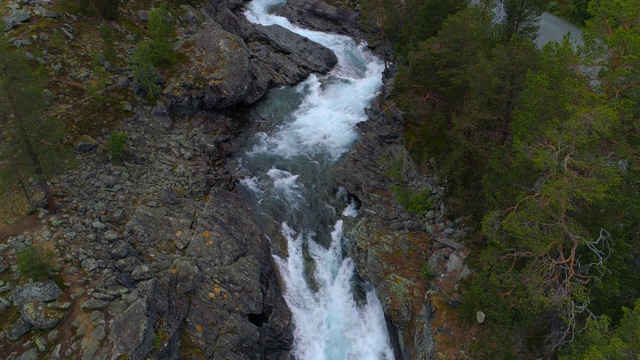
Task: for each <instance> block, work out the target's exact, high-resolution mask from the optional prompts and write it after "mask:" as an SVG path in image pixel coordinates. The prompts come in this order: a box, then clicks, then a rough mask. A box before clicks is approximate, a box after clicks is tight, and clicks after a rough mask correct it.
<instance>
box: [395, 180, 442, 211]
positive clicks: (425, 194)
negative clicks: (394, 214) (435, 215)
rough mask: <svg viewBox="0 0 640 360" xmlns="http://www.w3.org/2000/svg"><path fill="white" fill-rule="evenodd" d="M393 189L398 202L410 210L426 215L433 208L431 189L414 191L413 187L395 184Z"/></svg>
mask: <svg viewBox="0 0 640 360" xmlns="http://www.w3.org/2000/svg"><path fill="white" fill-rule="evenodd" d="M391 191H392V192H393V195H394V198H395V200H396V202H397V203H398V204H400V205H402V207H403V208H404V209H405V210H407V211H408V212H412V213H415V214H421V215H424V213H426V212H427V211H429V210H431V209H433V200H432V199H430V198H429V196H430V195H431V190H430V189H424V190H421V191H418V192H414V191H413V190H412V189H411V188H408V187H402V186H397V185H393V186H391Z"/></svg>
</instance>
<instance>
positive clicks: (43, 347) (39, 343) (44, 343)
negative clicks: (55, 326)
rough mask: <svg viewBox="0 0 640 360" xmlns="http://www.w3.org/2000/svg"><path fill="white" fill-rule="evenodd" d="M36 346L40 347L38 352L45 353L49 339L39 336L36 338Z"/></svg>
mask: <svg viewBox="0 0 640 360" xmlns="http://www.w3.org/2000/svg"><path fill="white" fill-rule="evenodd" d="M35 343H36V346H37V347H38V350H39V351H40V352H42V351H45V350H46V349H47V338H45V337H42V336H38V337H37V338H36V341H35Z"/></svg>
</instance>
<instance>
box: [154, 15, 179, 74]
mask: <svg viewBox="0 0 640 360" xmlns="http://www.w3.org/2000/svg"><path fill="white" fill-rule="evenodd" d="M149 38H150V39H149V41H148V42H147V43H148V44H149V53H148V56H149V58H150V60H151V62H152V63H153V64H154V65H155V66H159V67H168V66H171V65H172V64H173V63H175V62H176V60H177V58H176V54H175V52H174V51H173V41H172V39H173V25H172V24H171V17H170V15H169V12H168V11H167V9H166V8H164V7H161V8H159V9H152V10H151V11H150V12H149Z"/></svg>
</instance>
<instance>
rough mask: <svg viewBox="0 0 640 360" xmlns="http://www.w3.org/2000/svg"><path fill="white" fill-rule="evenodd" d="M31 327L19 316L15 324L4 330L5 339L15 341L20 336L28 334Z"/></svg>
mask: <svg viewBox="0 0 640 360" xmlns="http://www.w3.org/2000/svg"><path fill="white" fill-rule="evenodd" d="M32 327H33V325H31V323H29V322H28V321H27V320H25V318H24V317H22V316H20V318H19V319H18V320H17V321H16V322H15V323H13V324H12V325H11V326H9V327H7V328H6V329H5V330H4V333H5V335H6V336H7V339H9V340H11V341H16V340H18V338H20V337H21V336H22V335H24V334H26V333H28V332H29V330H31V328H32Z"/></svg>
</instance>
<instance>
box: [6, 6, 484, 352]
mask: <svg viewBox="0 0 640 360" xmlns="http://www.w3.org/2000/svg"><path fill="white" fill-rule="evenodd" d="M49 6H50V3H49V2H44V1H39V0H38V1H31V2H27V3H25V4H23V5H20V6H17V7H16V6H13V7H12V6H9V8H10V9H11V14H10V17H8V18H6V19H5V29H6V31H12V29H15V28H17V27H18V28H19V27H21V26H24V24H23V22H25V21H28V20H29V17H27V16H26V15H29V16H31V14H39V15H40V16H42V17H45V18H47V19H50V18H52V16H53V15H51V14H55V13H53V12H51V11H49V12H44V11H43V10H37V9H44V10H46V9H47V7H49ZM182 9H183V10H184V13H183V14H182V15H181V17H180V19H179V20H180V24H181V27H180V29H178V30H179V31H178V33H179V34H180V39H179V40H180V41H179V43H178V46H177V47H178V48H179V50H180V51H181V52H183V53H184V54H186V55H187V57H188V58H189V61H188V62H187V63H185V64H181V65H179V69H177V70H176V71H175V72H174V74H173V76H172V77H167V78H166V79H162V81H163V82H164V84H165V85H166V86H164V90H163V92H162V94H161V97H160V101H158V103H157V104H155V105H148V104H147V103H146V102H145V100H144V99H143V98H142V96H144V94H143V93H141V92H140V89H139V86H138V85H137V84H136V82H135V78H134V77H133V76H132V70H131V68H111V67H110V66H108V63H104V62H103V65H102V66H103V67H104V68H105V69H107V71H109V72H110V74H111V76H112V77H113V86H115V87H117V88H119V89H129V90H130V91H131V93H132V94H134V95H135V96H134V98H133V100H132V101H130V102H127V103H124V105H123V107H124V115H123V117H122V119H121V122H120V125H119V126H118V128H117V130H118V131H121V132H124V133H126V134H127V135H128V142H127V155H126V156H125V160H124V161H123V162H120V163H118V162H112V161H110V160H109V157H108V154H107V153H106V152H105V149H104V144H105V142H106V140H107V138H108V137H109V135H110V133H111V131H109V130H106V129H105V130H103V131H101V132H98V134H97V135H96V136H93V138H92V137H82V138H81V139H80V140H79V141H77V142H76V144H75V145H76V161H77V167H76V169H75V170H74V171H72V172H71V173H69V174H67V175H65V176H62V177H59V178H57V179H55V180H54V181H52V182H51V185H52V187H53V189H54V191H55V193H56V194H57V196H58V198H59V206H60V209H59V214H58V215H49V214H48V213H47V211H46V210H40V214H39V218H40V219H41V224H42V227H41V228H40V229H39V230H37V231H35V232H32V233H29V234H25V235H19V236H12V237H9V238H8V239H7V241H6V242H4V241H3V242H2V243H0V315H2V317H3V319H4V320H3V321H2V326H3V332H2V333H0V353H2V354H3V358H7V359H40V358H50V359H56V358H78V359H122V358H127V359H145V358H157V359H176V358H184V359H194V358H216V359H288V356H289V349H290V348H291V345H292V342H293V337H292V324H291V314H290V312H289V310H288V308H287V306H286V304H285V302H284V299H283V297H282V288H281V284H280V283H279V280H278V278H277V275H276V272H275V268H274V264H273V262H272V258H271V256H270V251H269V244H268V241H267V238H266V236H265V234H264V231H265V229H261V227H260V225H261V224H257V223H256V221H255V220H254V219H253V216H252V214H251V210H250V209H248V207H247V206H246V205H245V204H244V203H243V201H242V200H241V199H239V198H238V197H237V196H236V195H235V194H233V189H234V185H235V182H236V181H237V179H235V178H234V175H233V173H230V172H229V171H228V170H227V169H230V168H233V161H232V158H233V156H234V154H235V152H236V151H237V149H239V148H240V147H241V145H242V142H243V140H242V139H243V138H245V136H246V134H247V132H248V130H249V129H250V128H252V127H255V126H259V125H256V124H254V123H253V120H254V118H253V117H252V116H247V115H246V112H245V111H244V110H243V108H246V107H247V106H250V105H251V104H253V103H255V102H256V101H259V99H260V98H261V97H263V96H264V95H265V94H266V93H267V91H268V90H269V89H270V88H273V87H279V86H285V85H292V84H295V83H297V82H299V81H300V80H302V79H304V78H306V77H307V76H308V75H309V73H311V72H318V73H324V72H327V71H329V70H330V69H331V68H332V66H334V65H335V62H336V58H335V55H334V54H333V53H332V52H331V51H329V50H328V49H326V48H324V47H322V46H320V45H317V44H315V43H312V42H310V41H308V40H306V39H304V38H302V37H300V36H298V35H295V34H293V33H291V32H289V31H287V30H285V29H283V28H280V27H277V26H272V27H264V26H259V25H253V24H251V23H249V22H248V21H247V20H246V19H245V18H244V16H243V15H241V12H242V10H243V4H242V2H240V1H234V0H228V1H210V2H208V3H206V4H205V5H203V6H201V7H199V8H198V7H191V6H184V7H183V8H182ZM36 10H37V11H36ZM279 11H280V12H281V14H282V15H283V16H286V17H287V18H289V19H290V20H291V21H293V22H297V23H300V24H304V25H305V26H309V27H312V28H315V29H319V30H324V31H326V30H330V31H333V32H340V33H343V34H347V35H351V36H355V37H358V38H363V37H364V36H363V34H362V33H361V31H360V30H359V25H358V24H357V15H356V13H354V12H351V11H347V10H342V9H337V8H335V7H333V6H331V5H328V4H326V3H323V2H318V1H311V0H295V1H289V2H288V4H287V5H286V6H283V7H282V8H281V9H280V10H279ZM55 15H56V17H55V18H56V19H58V18H61V19H64V21H65V23H64V24H63V26H62V28H61V29H64V30H62V33H63V34H68V35H65V36H67V38H69V39H71V40H70V41H73V38H74V34H76V35H77V32H78V29H76V28H75V26H76V25H74V24H76V22H75V21H77V19H75V20H74V17H73V16H71V15H68V14H55ZM126 15H127V16H129V18H136V20H140V19H143V18H145V17H146V16H148V12H145V10H140V11H138V12H133V11H130V13H127V14H126ZM122 29H123V30H122V31H124V32H125V35H126V38H130V37H134V34H133V33H129V32H127V31H128V30H126V29H124V27H123V28H122ZM8 34H11V32H9V33H8ZM36 40H37V41H45V40H42V37H40V38H38V39H34V41H36ZM25 41H31V40H29V39H26V38H25V39H21V38H15V39H14V44H18V45H19V46H29V44H27V43H25ZM18 45H17V46H18ZM49 56H50V55H47V54H43V55H42V57H38V58H36V59H35V60H36V61H41V62H42V63H43V64H47V65H51V66H54V67H56V68H58V70H55V71H59V70H60V68H59V67H58V63H53V64H49V62H51V61H52V59H50V58H49ZM53 60H55V59H53ZM72 60H73V59H65V61H66V63H69V64H73V63H74V62H73V61H72ZM63 71H64V69H63ZM70 76H71V78H72V80H73V81H77V82H82V81H84V80H85V79H90V78H91V76H92V75H91V74H89V73H87V74H85V73H84V72H78V71H74V72H73V73H72V74H70ZM390 89H391V83H390V80H389V82H387V85H386V87H385V89H384V91H383V92H382V94H381V95H380V96H379V97H378V99H377V100H376V101H375V102H374V103H373V104H372V106H371V108H370V109H369V115H370V120H369V121H367V122H364V123H361V124H360V125H359V129H360V130H361V132H362V134H363V136H362V140H361V141H360V142H359V143H358V144H357V145H356V146H355V147H354V148H353V149H352V150H351V151H350V152H349V154H348V155H347V157H346V158H345V160H344V161H342V162H341V164H340V165H339V167H338V168H337V169H336V170H335V172H334V174H333V177H334V179H335V180H336V181H337V182H338V183H339V184H341V185H342V186H344V187H345V188H346V189H347V190H348V192H349V194H350V195H351V196H353V197H355V198H357V199H358V201H359V202H360V203H361V208H360V215H359V216H358V217H356V218H354V219H353V220H352V221H350V222H348V223H347V224H345V233H346V234H347V237H348V238H349V239H350V240H351V247H350V255H351V256H352V257H353V258H354V259H355V260H356V262H357V264H358V272H359V274H360V276H361V277H362V278H363V279H365V280H368V281H371V282H372V283H373V284H374V286H375V288H376V290H377V292H378V295H379V297H380V300H381V303H382V304H383V307H384V310H385V313H386V316H387V320H388V325H389V329H390V331H391V333H392V338H393V339H394V347H395V349H396V357H397V358H398V359H401V358H404V359H430V358H434V356H435V355H434V354H436V352H437V353H441V354H445V357H447V356H450V357H447V358H455V357H459V355H460V353H457V352H456V351H457V348H454V347H451V346H450V345H451V344H452V343H455V342H454V341H455V336H456V330H455V329H456V325H455V323H453V322H452V320H449V319H448V318H447V317H446V312H447V309H449V307H450V306H457V304H458V303H459V299H460V294H459V293H458V286H457V281H458V280H462V279H464V278H466V277H468V276H470V273H471V271H470V270H469V269H468V268H467V267H466V266H464V264H463V262H462V260H463V259H464V258H465V256H466V255H467V253H468V250H467V249H466V248H465V247H464V246H463V244H462V239H463V238H464V236H465V235H466V233H467V231H465V230H463V229H460V228H459V225H458V224H455V223H452V222H450V221H448V220H445V219H444V217H443V214H444V212H445V206H444V205H443V204H442V201H441V196H442V193H443V191H442V189H439V188H437V187H434V186H432V185H431V183H430V182H429V181H427V180H425V177H424V176H422V175H421V174H418V173H417V172H416V170H415V167H414V166H413V165H412V162H411V159H410V157H409V156H408V154H407V153H406V150H405V148H404V146H403V142H402V141H403V140H402V118H401V114H400V113H399V111H398V110H397V108H395V105H394V104H393V103H392V102H390V101H389V100H388V95H389V92H390ZM397 187H402V188H405V189H410V190H411V191H414V192H424V191H425V189H427V190H428V193H429V199H430V201H431V204H432V206H431V207H430V208H429V209H424V210H425V211H420V212H419V214H415V213H412V212H409V211H407V209H405V208H403V206H401V205H398V201H397V199H396V194H395V193H394V190H393V189H394V188H397ZM467 230H469V229H467ZM30 245H37V246H39V247H42V248H45V249H48V250H50V251H51V253H52V254H53V257H52V258H53V259H54V262H55V264H56V266H55V276H54V279H55V281H52V280H47V281H40V282H27V281H26V280H25V279H24V277H22V276H21V274H20V272H19V271H18V269H17V266H16V259H15V257H16V255H17V254H18V253H20V252H21V251H22V250H24V249H25V248H26V247H28V246H30ZM4 355H6V356H4Z"/></svg>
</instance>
